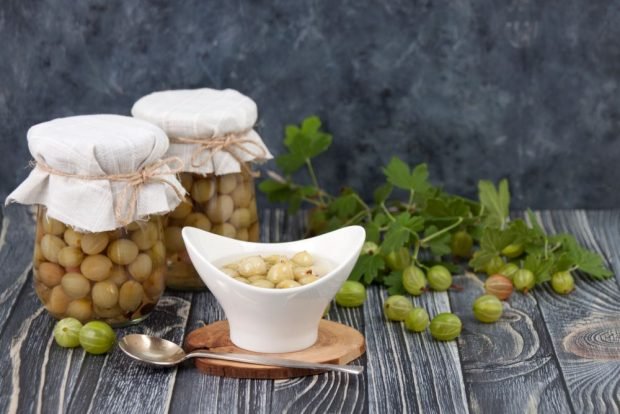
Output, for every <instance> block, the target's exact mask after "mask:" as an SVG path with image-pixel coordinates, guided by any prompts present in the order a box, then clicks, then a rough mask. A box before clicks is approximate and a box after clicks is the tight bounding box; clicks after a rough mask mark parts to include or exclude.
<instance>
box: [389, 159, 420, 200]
mask: <svg viewBox="0 0 620 414" xmlns="http://www.w3.org/2000/svg"><path fill="white" fill-rule="evenodd" d="M383 173H384V174H385V176H386V177H387V180H388V182H390V183H391V184H393V185H394V186H395V187H398V188H402V189H404V190H410V191H416V192H420V193H424V192H426V191H427V190H428V189H429V187H430V185H429V183H428V181H427V180H428V167H427V165H426V164H420V165H418V166H416V167H415V168H414V169H413V171H410V170H409V166H408V165H407V164H406V163H405V162H403V161H402V160H401V159H400V158H398V157H393V158H392V159H391V160H390V162H389V164H388V165H387V167H385V168H384V169H383Z"/></svg>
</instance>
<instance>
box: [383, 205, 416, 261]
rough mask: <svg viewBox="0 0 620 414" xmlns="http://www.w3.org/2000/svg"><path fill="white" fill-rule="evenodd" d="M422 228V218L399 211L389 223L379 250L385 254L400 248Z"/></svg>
mask: <svg viewBox="0 0 620 414" xmlns="http://www.w3.org/2000/svg"><path fill="white" fill-rule="evenodd" d="M423 228H424V219H423V218H422V217H419V216H411V214H409V213H400V214H399V215H397V216H396V217H395V220H394V221H393V222H392V223H390V225H389V227H388V230H387V232H386V233H385V236H384V238H383V243H382V244H381V251H382V252H383V253H385V254H387V253H389V252H393V251H395V250H397V249H400V248H401V247H402V246H404V245H405V244H407V243H409V240H410V239H411V237H415V233H417V232H418V231H420V230H422V229H423Z"/></svg>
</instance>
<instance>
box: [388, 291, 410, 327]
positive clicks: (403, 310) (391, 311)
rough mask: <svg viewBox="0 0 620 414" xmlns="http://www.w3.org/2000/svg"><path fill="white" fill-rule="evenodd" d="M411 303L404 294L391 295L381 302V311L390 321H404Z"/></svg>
mask: <svg viewBox="0 0 620 414" xmlns="http://www.w3.org/2000/svg"><path fill="white" fill-rule="evenodd" d="M411 309H413V305H412V304H411V302H410V301H409V299H407V298H406V297H404V296H401V295H393V296H390V297H389V298H387V299H386V300H385V302H384V303H383V313H384V314H385V317H386V318H387V319H388V320H390V321H404V320H405V318H406V317H407V314H408V313H409V311H410V310H411Z"/></svg>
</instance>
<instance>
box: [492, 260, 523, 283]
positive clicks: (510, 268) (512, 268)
mask: <svg viewBox="0 0 620 414" xmlns="http://www.w3.org/2000/svg"><path fill="white" fill-rule="evenodd" d="M518 270H519V266H517V265H516V264H514V263H506V264H505V265H504V266H502V268H501V269H499V272H497V273H499V274H500V275H504V276H506V277H507V278H508V279H510V280H512V277H513V276H514V274H515V273H517V271H518Z"/></svg>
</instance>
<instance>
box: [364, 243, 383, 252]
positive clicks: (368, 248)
mask: <svg viewBox="0 0 620 414" xmlns="http://www.w3.org/2000/svg"><path fill="white" fill-rule="evenodd" d="M378 252H379V246H378V245H377V243H375V242H371V241H367V242H366V243H364V245H363V246H362V254H377V253H378Z"/></svg>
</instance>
